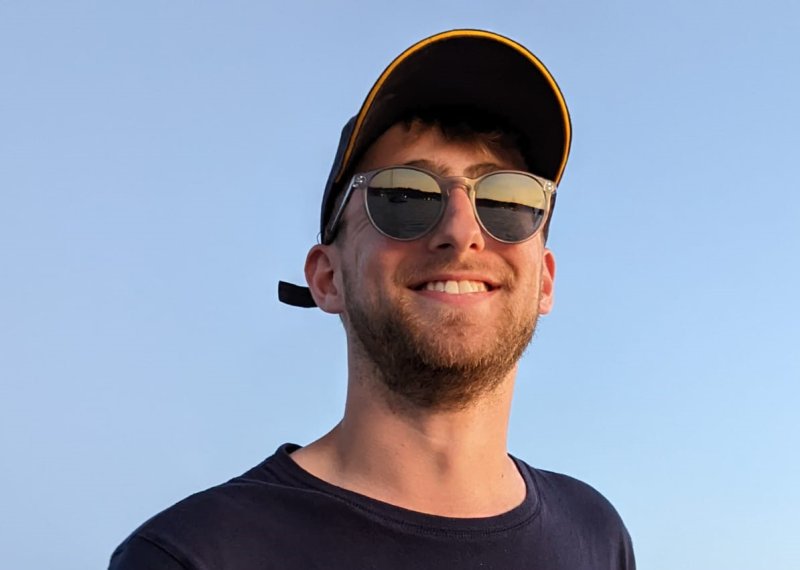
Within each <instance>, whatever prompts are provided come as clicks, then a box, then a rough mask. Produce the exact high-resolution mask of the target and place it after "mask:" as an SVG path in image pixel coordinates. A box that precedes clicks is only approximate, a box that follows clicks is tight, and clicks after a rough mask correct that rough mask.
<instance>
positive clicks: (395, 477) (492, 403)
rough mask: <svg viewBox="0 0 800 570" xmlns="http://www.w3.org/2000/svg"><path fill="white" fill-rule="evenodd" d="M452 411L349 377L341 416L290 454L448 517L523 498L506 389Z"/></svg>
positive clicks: (335, 477) (333, 477) (373, 493)
mask: <svg viewBox="0 0 800 570" xmlns="http://www.w3.org/2000/svg"><path fill="white" fill-rule="evenodd" d="M514 373H515V371H511V372H510V373H509V375H508V378H506V379H505V381H504V382H503V383H502V384H501V385H500V386H499V387H498V388H497V389H496V390H495V391H493V392H492V393H491V394H487V395H484V396H483V397H482V398H481V399H480V400H479V401H476V402H472V403H471V404H469V405H468V406H466V407H465V408H463V409H458V410H452V411H432V410H420V409H413V408H410V407H404V406H400V405H397V402H392V401H391V398H387V397H386V395H385V394H383V395H382V396H379V395H378V394H377V393H376V392H379V391H380V390H379V389H378V388H377V387H376V385H375V384H374V383H371V382H369V381H364V379H358V378H356V379H355V380H354V378H353V377H352V376H351V382H350V384H349V389H348V397H347V404H346V407H345V415H344V418H343V419H342V421H341V422H340V423H339V425H337V426H336V427H335V428H334V429H333V430H332V431H331V432H329V433H328V434H327V435H325V436H324V437H322V438H321V439H319V440H317V441H316V442H314V443H312V444H311V445H309V446H307V447H305V448H302V449H300V450H298V451H296V452H295V453H294V454H293V455H292V457H293V458H294V460H295V461H296V462H297V463H298V464H299V465H300V467H302V468H304V469H306V470H307V471H309V472H310V473H311V474H313V475H315V476H317V477H319V478H321V479H323V480H325V481H327V482H329V483H331V484H333V485H336V486H339V487H342V488H345V489H348V490H350V491H354V492H357V493H360V494H362V495H366V496H368V497H371V498H374V499H377V500H380V501H383V502H386V503H390V504H393V505H396V506H400V507H403V508H406V509H410V510H414V511H418V512H424V513H429V514H435V515H441V516H450V517H486V516H493V515H498V514H501V513H503V512H506V511H508V510H510V509H512V508H514V507H515V506H517V505H519V504H520V503H521V502H522V501H523V500H524V498H525V492H526V491H525V483H524V481H523V479H522V476H521V475H520V473H519V471H518V470H517V468H516V466H515V464H514V462H513V461H512V460H511V458H510V457H509V456H508V453H507V450H506V438H507V428H508V418H509V411H510V405H511V393H512V389H513V377H514Z"/></svg>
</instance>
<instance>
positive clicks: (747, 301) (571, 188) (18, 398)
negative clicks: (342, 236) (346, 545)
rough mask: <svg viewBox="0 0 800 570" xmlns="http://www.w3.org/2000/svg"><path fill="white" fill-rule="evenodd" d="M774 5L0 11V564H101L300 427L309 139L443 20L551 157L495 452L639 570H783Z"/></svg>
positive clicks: (325, 416)
mask: <svg viewBox="0 0 800 570" xmlns="http://www.w3.org/2000/svg"><path fill="white" fill-rule="evenodd" d="M798 21H800V9H798V8H797V5H796V3H791V2H789V1H783V2H781V1H769V0H767V1H763V2H755V1H746V2H731V1H728V2H722V1H696V2H689V1H683V0H681V1H662V2H658V3H655V2H648V3H646V2H633V1H629V0H625V1H622V0H618V1H612V2H590V1H572V2H569V1H564V2H540V1H529V2H500V1H499V2H497V3H494V4H492V5H490V4H489V3H477V2H456V1H441V0H428V1H426V2H416V1H411V2H405V3H396V2H392V3H389V2H380V3H379V2H337V3H327V4H322V3H319V4H318V5H315V4H312V3H310V2H293V3H288V4H285V3H273V2H226V3H221V2H220V3H210V2H196V1H194V2H189V1H185V0H175V1H168V2H167V1H159V2H155V1H149V0H142V1H139V2H135V3H134V2H128V3H109V2H100V1H95V2H87V1H75V2H69V3H67V2H35V1H31V2H22V1H17V2H13V1H5V2H0V77H1V78H2V79H1V81H2V89H0V198H1V199H2V202H1V203H2V207H0V323H2V325H3V326H2V327H0V457H2V459H3V468H2V469H0V489H2V491H0V493H2V494H1V495H0V505H2V507H1V510H2V512H3V516H2V517H0V551H2V552H3V559H4V564H5V565H6V566H7V567H9V568H54V567H58V568H64V569H76V570H77V569H79V568H80V569H82V568H91V567H104V566H105V564H106V563H107V559H108V556H109V554H110V552H111V551H112V549H113V548H114V546H115V545H116V544H117V543H118V542H119V541H121V540H122V539H123V538H124V537H125V536H126V535H127V533H128V532H130V531H131V530H132V529H133V528H134V527H135V526H137V525H138V524H139V523H140V522H142V521H143V520H144V519H146V518H147V517H148V516H150V515H152V514H153V513H155V512H157V511H158V510H161V509H163V508H164V507H166V506H168V505H170V504H172V503H173V502H175V501H176V500H178V499H180V498H182V497H184V496H185V495H187V494H189V493H191V492H194V491H197V490H200V489H203V488H205V487H208V486H210V485H213V484H215V483H218V482H220V481H223V480H225V479H228V478H230V477H232V476H235V475H237V474H239V473H241V472H242V471H244V470H245V469H247V468H248V467H250V466H252V465H254V464H256V463H257V462H259V461H260V460H262V459H263V458H264V457H266V456H267V455H269V454H271V453H272V452H273V451H274V449H275V448H276V447H277V446H278V445H280V444H281V443H283V442H285V441H293V442H297V443H301V444H302V443H307V442H309V441H311V440H313V439H315V438H316V437H318V436H319V435H321V434H322V433H323V432H325V431H326V430H327V429H328V428H329V427H331V426H332V425H333V424H334V423H335V422H336V421H337V420H338V418H339V416H340V414H341V405H342V402H343V397H344V383H345V359H344V335H343V333H342V331H341V326H340V324H339V322H338V320H337V319H336V318H334V317H331V316H328V315H325V314H323V313H321V312H319V311H309V310H300V309H294V308H290V307H287V306H283V305H280V304H279V303H278V301H277V298H276V287H277V285H276V284H277V281H278V280H279V279H288V280H295V281H298V280H302V266H303V260H304V258H305V253H306V251H307V249H308V247H309V246H310V245H312V244H313V243H314V241H315V237H316V232H317V220H318V207H319V200H320V197H321V192H322V187H323V184H324V181H325V178H326V176H327V171H328V169H329V167H330V163H331V161H332V159H333V153H334V151H335V147H336V143H337V141H338V134H339V130H340V128H341V126H342V125H343V124H344V122H345V121H346V120H347V119H348V118H349V117H350V116H351V115H352V114H353V113H355V112H356V111H357V109H358V107H359V106H360V104H361V102H362V100H363V97H364V95H365V94H366V92H367V90H368V89H369V87H370V86H371V84H372V82H373V81H374V80H375V78H376V77H377V75H378V74H379V73H380V72H381V71H382V70H383V68H384V66H385V65H386V64H388V62H389V61H390V60H391V59H392V58H393V57H394V56H395V55H397V54H398V53H399V52H400V51H402V50H403V49H404V48H406V47H407V46H408V45H410V44H411V43H413V42H415V41H416V40H418V39H421V38H423V37H425V36H427V35H430V34H433V33H435V32H438V31H441V30H444V29H449V28H454V27H478V28H487V29H491V30H493V31H497V32H500V33H503V34H505V35H508V36H510V37H512V38H514V39H516V40H518V41H520V42H522V43H524V44H525V45H526V46H528V47H529V48H530V49H531V50H532V51H533V52H534V53H536V54H537V55H538V56H539V57H540V58H541V59H542V60H543V61H544V62H545V64H546V65H547V66H548V67H549V68H550V69H551V71H552V72H553V74H554V75H555V77H556V79H557V80H558V82H559V84H560V86H561V88H562V90H563V92H564V94H565V97H566V99H567V102H568V104H569V106H570V110H571V113H572V119H573V128H574V139H573V146H572V155H571V158H570V162H569V165H568V167H567V170H566V174H565V177H564V179H563V181H562V185H561V187H560V189H559V202H558V208H557V210H556V212H555V219H554V222H553V227H552V232H551V240H550V245H551V247H552V248H553V249H554V251H555V253H556V258H557V262H558V273H557V280H556V291H557V294H556V307H555V310H554V311H553V313H552V314H551V315H550V316H548V317H546V318H545V319H543V321H542V322H541V324H540V327H539V330H538V332H537V337H536V339H535V341H534V344H533V346H532V348H531V349H530V350H529V352H528V353H527V354H526V356H525V357H524V359H523V362H522V365H521V370H520V375H519V379H518V391H517V396H516V400H515V403H514V410H513V414H512V421H511V436H510V447H511V451H512V452H513V453H514V454H515V455H518V456H519V457H522V458H524V459H525V460H527V461H528V462H529V463H531V464H533V465H535V466H538V467H542V468H546V469H551V470H555V471H561V472H566V473H569V474H571V475H574V476H577V477H579V478H582V479H584V480H586V481H587V482H589V483H591V484H592V485H594V486H595V487H597V488H598V489H600V490H601V491H602V492H603V493H604V494H605V495H606V496H608V497H609V498H610V499H611V500H612V502H613V503H614V504H615V505H616V507H617V508H618V510H619V511H620V512H621V514H622V515H623V517H624V519H625V521H626V524H627V526H628V528H629V530H630V532H631V535H632V536H633V540H634V545H635V548H636V553H637V558H638V560H639V565H640V567H641V568H649V569H652V570H673V569H677V568H680V569H682V570H689V569H694V568H697V569H704V570H707V569H709V568H726V569H728V570H735V569H745V568H747V569H751V568H770V569H789V568H795V567H796V561H797V559H798V558H799V557H800V542H798V540H797V536H798V535H799V534H800V524H798V522H797V515H796V513H797V511H798V509H800V491H798V485H797V481H800V459H798V457H799V456H800V454H799V453H798V447H799V445H798V444H799V443H800V426H799V425H798V424H800V421H799V420H798V413H797V410H798V409H799V408H800V388H798V384H799V383H798V380H800V356H799V354H800V350H798V344H800V343H798V340H799V339H800V334H798V333H800V330H798V328H799V327H798V322H800V303H799V302H798V294H797V291H798V290H800V272H799V271H798V259H800V255H799V254H798V252H799V251H800V228H799V227H798V219H800V197H798V194H799V193H798V183H797V177H798V175H797V170H796V165H797V156H798V151H799V150H800V134H798V133H800V111H799V110H798V105H797V101H798V100H800V87H799V85H798V82H800V80H799V79H798V67H797V61H798V58H799V57H800V39H799V38H800V36H798V33H797V22H798Z"/></svg>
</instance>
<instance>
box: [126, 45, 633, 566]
mask: <svg viewBox="0 0 800 570" xmlns="http://www.w3.org/2000/svg"><path fill="white" fill-rule="evenodd" d="M569 144H570V123H569V116H568V113H567V108H566V104H565V103H564V100H563V97H562V95H561V92H560V90H559V89H558V87H557V85H556V83H555V81H554V80H553V78H552V77H551V75H550V73H549V72H548V71H547V69H545V67H544V66H543V65H542V64H541V63H540V62H539V61H538V60H537V59H536V58H535V57H534V56H533V55H532V54H531V53H530V52H528V51H527V50H526V49H525V48H524V47H522V46H520V45H519V44H516V43H515V42H513V41H511V40H508V39H506V38H504V37H501V36H498V35H496V34H492V33H489V32H482V31H476V30H456V31H451V32H445V33H442V34H439V35H436V36H433V37H431V38H428V39H426V40H423V41H422V42H420V43H418V44H416V45H414V46H412V47H411V48H409V49H408V50H406V51H405V52H404V53H403V54H401V55H400V56H399V57H398V58H397V59H396V60H395V61H394V62H392V64H391V65H390V66H389V67H388V68H387V69H386V71H385V72H384V73H383V74H382V75H381V77H380V78H379V79H378V81H377V82H376V84H375V86H374V87H373V88H372V90H371V91H370V93H369V94H368V96H367V98H366V100H365V102H364V104H363V106H362V108H361V110H360V112H359V113H358V115H356V116H355V117H354V118H353V119H351V121H350V122H349V123H348V124H347V125H346V126H345V129H344V131H343V134H342V139H341V143H340V146H339V151H338V153H337V156H336V159H335V161H334V166H333V169H332V171H331V175H330V178H329V180H328V184H327V186H326V189H325V194H324V197H323V201H322V214H321V221H320V230H321V232H320V233H321V243H320V244H318V245H315V246H314V247H312V248H311V251H310V252H309V254H308V257H307V260H306V266H305V273H306V279H307V282H308V288H307V289H306V288H302V287H297V286H293V285H289V284H286V283H282V284H281V286H280V290H279V293H280V297H281V299H282V300H283V301H285V302H288V303H290V304H294V305H299V306H315V305H316V306H318V307H320V308H321V309H322V310H323V311H326V312H328V313H332V314H335V315H339V317H340V318H341V320H342V323H343V325H344V329H345V332H346V334H347V347H348V392H347V401H346V406H345V412H344V417H343V419H342V421H341V422H340V423H339V424H338V425H337V426H336V427H334V428H333V430H331V431H330V432H329V433H328V434H327V435H325V436H323V437H322V438H321V439H319V440H317V441H315V442H314V443H312V444H310V445H308V446H306V447H302V448H301V447H298V446H296V445H289V444H287V445H284V446H282V447H281V448H279V449H278V451H277V452H276V454H275V455H273V456H272V457H270V458H269V459H267V460H266V461H265V462H264V463H262V464H261V465H259V466H257V467H255V468H254V469H252V470H250V471H248V472H247V473H245V474H244V475H242V476H241V477H238V478H236V479H233V480H232V481H229V482H228V483H225V484H223V485H220V486H218V487H215V488H213V489H210V490H208V491H205V492H202V493H199V494H197V495H194V496H192V497H189V498H188V499H186V500H184V501H182V502H180V503H178V504H177V505H175V506H173V507H171V508H170V509H168V510H166V511H165V512H163V513H161V514H159V515H157V516H156V517H154V518H153V519H151V520H150V521H148V522H147V523H145V524H144V525H143V526H142V527H140V528H139V529H138V530H137V531H135V532H134V533H133V534H132V535H131V536H130V537H129V538H128V539H127V540H126V541H125V542H123V544H122V545H120V547H119V548H118V549H117V550H116V551H115V553H114V554H113V556H112V559H111V568H113V569H115V570H123V569H132V568H163V569H178V568H185V569H189V568H191V569H208V568H225V569H231V570H239V569H241V570H245V569H247V570H250V569H256V568H258V569H267V568H281V569H300V568H326V569H339V568H342V569H344V568H347V569H360V568H376V569H395V568H397V569H399V568H495V569H516V568H537V569H552V570H561V569H564V570H566V569H569V570H602V569H611V568H613V569H632V568H634V566H635V564H634V560H633V553H632V549H631V543H630V538H629V536H628V533H627V531H626V530H625V527H624V525H623V524H622V522H621V520H620V519H619V516H618V515H617V513H616V512H615V511H614V509H613V507H611V505H610V504H609V503H608V502H607V501H606V500H605V499H604V498H603V497H602V496H601V495H599V494H598V493H597V492H596V491H595V490H593V489H592V488H591V487H589V486H587V485H585V484H583V483H580V482H579V481H576V480H574V479H571V478H569V477H566V476H563V475H558V474H554V473H549V472H546V471H541V470H536V469H533V468H531V467H529V466H528V465H526V464H525V463H523V462H522V461H520V460H517V459H515V458H513V457H511V456H510V455H508V452H507V450H506V432H507V426H508V418H509V410H510V405H511V398H512V392H513V385H514V380H515V376H516V371H517V362H518V360H519V358H520V357H521V355H522V353H523V351H524V350H525V348H526V346H527V345H528V343H529V341H530V339H531V337H532V335H533V330H534V327H535V324H536V320H537V318H538V317H539V315H543V314H546V313H548V312H549V311H550V308H551V305H552V302H553V279H554V274H555V260H554V256H553V254H552V252H551V251H550V250H548V249H547V248H546V247H545V237H546V234H547V231H548V225H549V221H550V216H551V214H552V211H553V205H554V201H555V188H556V184H557V183H558V181H559V180H560V178H561V175H562V173H563V171H564V166H565V164H566V160H567V156H568V152H569Z"/></svg>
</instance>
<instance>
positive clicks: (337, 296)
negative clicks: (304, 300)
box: [305, 244, 344, 314]
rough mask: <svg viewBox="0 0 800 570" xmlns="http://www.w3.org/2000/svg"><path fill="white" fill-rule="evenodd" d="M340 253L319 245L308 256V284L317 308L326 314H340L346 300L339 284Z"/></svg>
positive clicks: (306, 268)
mask: <svg viewBox="0 0 800 570" xmlns="http://www.w3.org/2000/svg"><path fill="white" fill-rule="evenodd" d="M337 271H338V252H337V251H336V250H335V248H333V247H331V246H328V245H320V244H317V245H315V246H314V247H312V248H311V249H310V250H309V252H308V255H307V256H306V266H305V273H306V282H307V283H308V288H309V289H310V290H311V296H312V297H314V301H315V302H316V303H317V306H318V307H319V308H320V309H322V310H323V311H325V312H326V313H333V314H340V313H342V311H343V310H344V299H343V298H342V295H341V293H342V292H341V288H340V287H339V285H338V284H337V279H336V277H337Z"/></svg>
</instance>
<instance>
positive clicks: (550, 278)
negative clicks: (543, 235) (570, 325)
mask: <svg viewBox="0 0 800 570" xmlns="http://www.w3.org/2000/svg"><path fill="white" fill-rule="evenodd" d="M555 279H556V256H555V255H553V252H552V251H550V250H549V249H547V248H545V250H544V253H543V255H542V275H541V277H540V279H539V281H540V285H539V286H540V289H539V314H540V315H546V314H547V313H549V312H550V311H551V310H552V308H553V286H554V283H555Z"/></svg>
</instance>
